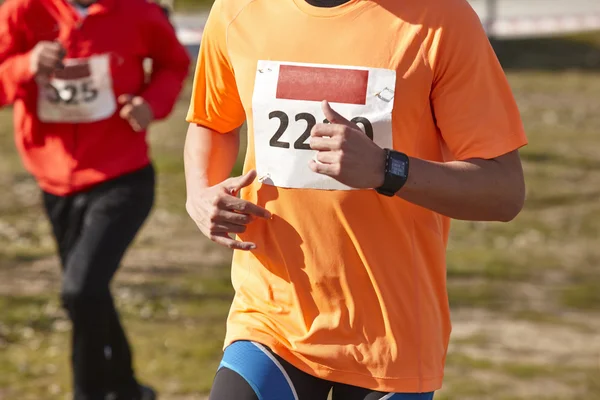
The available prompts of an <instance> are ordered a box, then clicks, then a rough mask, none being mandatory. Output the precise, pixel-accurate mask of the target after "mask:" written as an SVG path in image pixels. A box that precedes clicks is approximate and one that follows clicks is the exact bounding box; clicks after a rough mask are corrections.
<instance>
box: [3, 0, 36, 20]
mask: <svg viewBox="0 0 600 400" xmlns="http://www.w3.org/2000/svg"><path fill="white" fill-rule="evenodd" d="M40 6H41V1H40V0H4V2H2V3H0V15H2V18H3V19H10V20H18V19H19V18H22V17H23V16H24V15H26V14H27V13H29V12H31V11H35V9H36V8H39V7H40Z"/></svg>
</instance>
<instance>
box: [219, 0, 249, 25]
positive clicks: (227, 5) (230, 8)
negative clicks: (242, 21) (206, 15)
mask: <svg viewBox="0 0 600 400" xmlns="http://www.w3.org/2000/svg"><path fill="white" fill-rule="evenodd" d="M255 1H259V0H215V2H214V3H213V6H212V8H211V10H210V13H211V16H212V17H213V18H218V19H219V20H220V21H221V22H222V23H223V24H225V25H229V24H230V23H231V22H233V21H234V20H235V19H236V18H237V17H238V15H240V13H241V12H242V11H243V10H244V9H245V8H246V7H247V6H248V5H250V4H251V3H253V2H255Z"/></svg>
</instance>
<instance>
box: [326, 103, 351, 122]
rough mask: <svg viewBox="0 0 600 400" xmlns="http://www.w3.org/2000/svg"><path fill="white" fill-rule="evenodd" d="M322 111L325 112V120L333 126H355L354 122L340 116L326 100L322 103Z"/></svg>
mask: <svg viewBox="0 0 600 400" xmlns="http://www.w3.org/2000/svg"><path fill="white" fill-rule="evenodd" d="M321 109H322V110H323V113H324V114H325V118H326V119H327V121H329V122H330V123H331V124H340V125H346V126H353V125H352V122H350V121H348V120H347V119H346V118H344V117H342V116H341V115H340V114H338V112H337V111H335V110H334V109H333V108H331V105H329V102H328V101H327V100H324V101H323V102H322V103H321Z"/></svg>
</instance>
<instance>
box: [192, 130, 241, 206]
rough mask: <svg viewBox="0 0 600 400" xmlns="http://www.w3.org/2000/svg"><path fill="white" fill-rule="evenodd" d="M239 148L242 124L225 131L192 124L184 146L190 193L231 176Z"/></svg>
mask: <svg viewBox="0 0 600 400" xmlns="http://www.w3.org/2000/svg"><path fill="white" fill-rule="evenodd" d="M239 151H240V128H237V129H235V130H234V131H232V132H229V133H226V134H222V133H218V132H216V131H213V130H211V129H208V128H205V127H202V126H200V125H196V124H190V126H189V128H188V131H187V136H186V138H185V147H184V150H183V161H184V166H185V182H186V188H187V192H188V196H189V195H190V194H191V193H194V192H195V191H197V190H198V189H204V188H207V187H209V186H214V185H216V184H218V183H221V182H223V181H224V180H226V179H227V178H229V175H230V174H231V171H232V170H233V166H234V165H235V161H236V159H237V156H238V153H239Z"/></svg>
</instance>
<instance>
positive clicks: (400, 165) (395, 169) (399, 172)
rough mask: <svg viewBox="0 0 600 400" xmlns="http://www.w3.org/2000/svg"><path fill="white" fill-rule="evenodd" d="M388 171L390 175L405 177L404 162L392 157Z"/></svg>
mask: <svg viewBox="0 0 600 400" xmlns="http://www.w3.org/2000/svg"><path fill="white" fill-rule="evenodd" d="M389 172H390V174H392V175H395V176H399V177H401V178H406V162H405V161H404V160H399V159H397V158H393V157H392V159H391V160H390V164H389Z"/></svg>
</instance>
